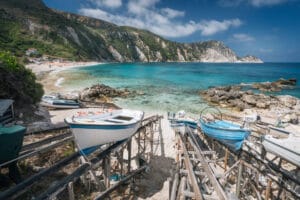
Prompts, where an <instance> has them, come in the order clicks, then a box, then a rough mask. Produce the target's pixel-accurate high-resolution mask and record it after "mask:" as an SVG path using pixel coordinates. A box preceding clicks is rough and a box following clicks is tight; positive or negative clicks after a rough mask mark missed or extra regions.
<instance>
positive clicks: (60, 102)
mask: <svg viewBox="0 0 300 200" xmlns="http://www.w3.org/2000/svg"><path fill="white" fill-rule="evenodd" d="M41 105H42V106H46V107H49V108H61V109H68V108H79V107H80V104H79V103H78V102H76V101H74V100H68V99H59V98H58V97H56V96H51V95H45V96H43V98H42V101H41Z"/></svg>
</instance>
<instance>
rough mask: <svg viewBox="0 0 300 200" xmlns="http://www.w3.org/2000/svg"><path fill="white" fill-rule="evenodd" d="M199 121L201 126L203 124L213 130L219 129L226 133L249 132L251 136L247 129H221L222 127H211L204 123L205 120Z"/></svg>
mask: <svg viewBox="0 0 300 200" xmlns="http://www.w3.org/2000/svg"><path fill="white" fill-rule="evenodd" d="M199 121H200V124H202V125H203V126H206V127H209V128H213V129H217V130H224V131H232V132H248V133H249V134H250V130H249V129H245V128H235V129H233V128H221V127H217V126H213V125H209V124H208V123H206V122H204V120H203V119H200V120H199ZM223 121H224V120H223Z"/></svg>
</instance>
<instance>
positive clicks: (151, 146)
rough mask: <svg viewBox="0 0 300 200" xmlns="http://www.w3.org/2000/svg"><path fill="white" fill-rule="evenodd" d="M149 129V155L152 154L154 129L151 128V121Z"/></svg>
mask: <svg viewBox="0 0 300 200" xmlns="http://www.w3.org/2000/svg"><path fill="white" fill-rule="evenodd" d="M150 128H151V130H150V149H151V151H150V152H151V153H150V155H151V157H152V156H153V134H154V130H153V123H151V127H150Z"/></svg>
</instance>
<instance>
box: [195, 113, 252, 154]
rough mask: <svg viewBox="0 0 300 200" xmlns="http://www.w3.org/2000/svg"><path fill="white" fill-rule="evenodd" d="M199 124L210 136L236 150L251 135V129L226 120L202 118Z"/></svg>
mask: <svg viewBox="0 0 300 200" xmlns="http://www.w3.org/2000/svg"><path fill="white" fill-rule="evenodd" d="M199 125H200V128H201V130H202V131H203V132H204V134H206V135H207V136H208V137H211V138H213V139H216V140H218V141H219V142H221V143H223V144H225V145H226V146H228V147H229V148H230V149H232V150H234V151H237V150H239V149H241V147H242V144H243V141H244V140H245V139H246V138H247V137H248V135H250V130H248V129H246V128H242V127H241V126H240V125H238V124H234V123H232V122H229V121H224V120H213V121H205V120H204V119H202V118H200V120H199Z"/></svg>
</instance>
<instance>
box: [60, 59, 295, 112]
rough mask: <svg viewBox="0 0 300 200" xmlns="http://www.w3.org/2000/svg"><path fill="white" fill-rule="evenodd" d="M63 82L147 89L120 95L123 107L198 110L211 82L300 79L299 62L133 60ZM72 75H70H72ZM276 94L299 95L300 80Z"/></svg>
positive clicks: (80, 72)
mask: <svg viewBox="0 0 300 200" xmlns="http://www.w3.org/2000/svg"><path fill="white" fill-rule="evenodd" d="M67 73H68V74H69V76H68V77H69V78H67V79H66V81H65V82H64V84H63V86H64V87H66V88H70V89H78V88H79V87H81V88H82V87H88V86H91V85H92V84H95V83H103V84H106V85H109V86H111V87H116V88H122V89H123V88H128V89H129V90H136V91H140V92H141V93H144V95H139V96H136V97H133V98H129V99H117V100H116V103H117V104H118V105H120V106H122V107H129V108H136V109H143V110H157V111H171V110H172V111H176V110H179V109H183V110H186V111H187V112H191V113H199V112H200V111H201V109H202V108H203V106H205V105H206V104H205V103H203V102H202V100H201V98H200V96H199V91H200V90H202V89H207V88H208V87H211V86H222V85H231V84H240V83H253V82H265V81H275V80H278V79H279V78H286V79H288V78H296V79H297V80H298V81H300V64H299V63H264V64H224V63H218V64H210V63H151V64H144V63H133V64H132V63H130V64H101V65H97V66H90V67H83V68H76V69H72V70H69V71H68V72H67ZM70 77H71V78H70ZM276 94H289V95H293V96H297V97H300V85H299V82H298V83H297V86H296V88H295V89H293V90H284V91H283V92H281V93H276Z"/></svg>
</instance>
